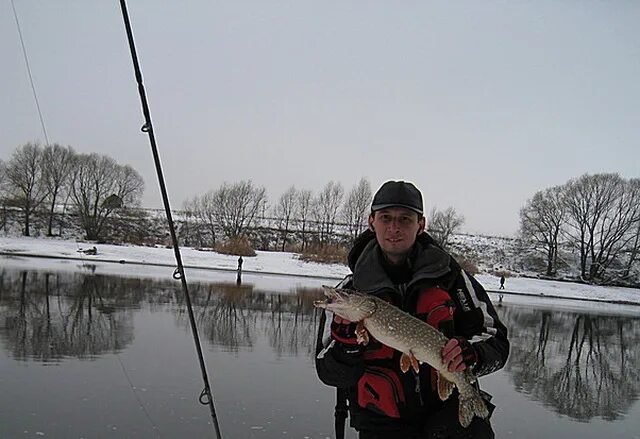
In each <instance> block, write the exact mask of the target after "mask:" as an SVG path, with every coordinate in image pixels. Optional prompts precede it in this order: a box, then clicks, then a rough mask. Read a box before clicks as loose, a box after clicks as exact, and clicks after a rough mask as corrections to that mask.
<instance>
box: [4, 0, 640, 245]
mask: <svg viewBox="0 0 640 439" xmlns="http://www.w3.org/2000/svg"><path fill="white" fill-rule="evenodd" d="M14 1H15V5H16V9H17V11H18V15H19V19H20V23H21V26H22V31H23V36H24V39H25V44H26V46H27V51H28V55H29V61H30V64H31V69H32V72H33V77H34V82H35V85H36V89H37V92H38V97H39V100H40V105H41V108H42V111H43V116H44V120H45V124H46V127H47V131H48V135H49V139H50V141H51V142H58V143H62V144H69V145H72V146H73V147H74V148H75V149H76V150H77V151H80V152H101V153H106V154H108V155H110V156H112V157H113V158H115V159H116V160H118V161H119V162H120V163H123V164H124V163H128V164H131V165H132V166H134V167H135V168H136V169H137V170H138V171H139V172H140V173H141V174H142V176H143V177H144V179H145V182H146V184H147V189H146V191H145V197H144V202H143V204H144V205H145V206H147V207H160V206H161V198H160V195H159V190H158V184H157V180H156V177H155V171H154V168H153V163H152V156H151V152H150V148H149V146H148V138H147V136H146V135H143V134H142V133H141V132H140V126H141V125H142V123H143V118H142V112H141V109H140V103H139V99H138V93H137V88H136V85H135V80H134V76H133V70H132V65H131V59H130V55H129V52H128V47H127V45H126V36H125V32H124V27H123V24H122V18H121V15H120V8H119V2H118V1H116V0H112V1H106V0H93V1H86V0H74V1H68V0H56V1H36V0H14ZM129 12H130V17H131V20H132V26H133V31H134V35H135V38H136V44H137V48H138V55H139V57H140V62H141V65H142V70H143V75H144V82H145V85H146V89H147V95H148V97H149V102H150V106H151V114H152V118H153V124H154V129H155V132H156V138H157V141H158V145H159V148H160V155H161V158H162V163H163V167H164V170H165V175H166V179H167V185H168V189H169V195H170V199H171V203H172V207H173V208H180V207H181V206H182V203H183V201H184V200H185V199H187V198H191V197H193V196H194V195H196V194H201V193H204V192H206V191H207V190H209V189H214V188H217V187H218V186H219V185H221V184H222V183H223V182H224V181H229V182H234V181H239V180H245V179H252V180H253V182H254V183H255V184H257V185H260V186H265V187H266V188H267V192H268V194H269V196H270V199H271V200H272V201H275V200H276V199H277V198H278V197H279V196H280V194H281V193H282V192H284V191H285V190H286V188H287V187H289V186H290V185H292V184H294V185H295V186H296V187H297V188H306V189H312V190H313V191H314V192H316V193H317V192H318V191H319V190H320V189H321V188H322V187H323V186H324V185H325V184H326V183H327V182H328V181H329V180H337V181H340V182H341V183H342V184H343V185H344V186H345V189H346V190H347V191H348V190H349V189H350V188H351V187H352V186H353V185H354V184H355V183H356V182H357V181H358V180H359V179H360V178H361V177H367V178H368V179H369V180H370V182H371V183H372V186H373V187H374V190H375V189H377V188H378V187H379V186H380V184H382V183H383V182H384V181H386V180H388V179H406V180H411V181H413V182H415V183H416V185H417V186H418V187H419V188H420V189H421V190H422V191H423V194H424V197H425V204H426V209H427V210H430V208H431V207H433V206H434V205H436V206H437V207H439V208H445V207H447V206H454V207H455V208H456V209H457V210H458V211H459V212H460V213H462V214H464V216H465V217H466V225H465V227H464V230H465V231H468V232H474V233H477V232H480V233H485V234H503V235H510V234H513V233H515V232H516V230H517V228H518V211H519V209H520V208H521V207H522V206H523V205H524V203H525V202H526V200H527V199H528V198H530V197H531V196H532V195H533V194H534V193H535V192H536V191H538V190H541V189H544V188H547V187H550V186H553V185H557V184H562V183H565V182H566V181H567V180H569V179H570V178H572V177H577V176H579V175H581V174H583V173H586V172H588V173H596V172H619V173H620V174H621V175H622V176H623V177H627V178H629V177H639V176H640V152H639V151H640V79H639V78H640V26H638V23H640V2H637V1H608V2H601V1H541V0H536V1H529V2H524V1H522V2H506V1H501V2H497V1H476V0H470V1H456V2H451V1H403V2H394V1H389V0H388V1H322V2H320V1H316V2H309V1H301V0H295V1H293V0H291V1H278V2H275V1H265V0H260V1H225V2H220V1H211V0H207V1H199V0H198V1H196V0H185V1H180V2H178V1H160V0H129ZM0 59H1V60H2V70H1V71H2V80H1V81H0V99H1V100H0V159H3V160H7V159H8V158H9V156H10V154H11V152H12V151H13V149H14V148H15V147H16V146H18V145H20V144H23V143H25V142H28V141H34V140H40V141H43V140H44V136H43V134H42V130H41V128H40V122H39V119H38V115H37V112H36V107H35V103H34V99H33V96H32V92H31V88H30V85H29V79H28V76H27V73H26V67H25V64H24V61H23V57H22V49H21V47H20V42H19V38H18V32H17V29H16V25H15V21H14V18H13V12H12V10H11V2H10V0H3V1H2V2H0Z"/></svg>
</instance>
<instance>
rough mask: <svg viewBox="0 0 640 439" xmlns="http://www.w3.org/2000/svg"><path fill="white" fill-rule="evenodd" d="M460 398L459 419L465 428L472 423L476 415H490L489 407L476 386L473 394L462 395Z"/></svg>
mask: <svg viewBox="0 0 640 439" xmlns="http://www.w3.org/2000/svg"><path fill="white" fill-rule="evenodd" d="M459 400H460V401H459V406H458V420H459V421H460V425H462V426H463V427H464V428H467V427H468V426H469V424H471V421H473V417H474V416H478V417H480V418H482V419H485V418H486V417H487V416H489V409H487V405H486V404H485V403H484V401H483V400H482V397H481V396H480V393H478V391H477V390H476V389H475V388H474V389H473V392H472V393H471V394H465V395H460V396H459Z"/></svg>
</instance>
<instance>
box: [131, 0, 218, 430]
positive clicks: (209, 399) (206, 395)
mask: <svg viewBox="0 0 640 439" xmlns="http://www.w3.org/2000/svg"><path fill="white" fill-rule="evenodd" d="M120 8H121V9H122V19H123V21H124V26H125V29H126V31H127V40H128V41H129V49H130V51H131V60H132V61H133V70H134V73H135V76H136V82H137V83H138V92H139V93H140V102H141V103H142V112H143V113H144V119H145V123H144V125H143V126H142V128H141V129H142V132H144V133H147V134H148V135H149V142H150V144H151V151H152V153H153V160H154V163H155V166H156V173H157V175H158V183H159V184H160V192H161V193H162V201H163V204H164V210H165V214H166V216H167V222H168V223H169V232H170V233H171V241H172V243H173V252H174V254H175V258H176V264H177V268H176V270H175V271H174V273H173V278H174V279H179V280H180V281H181V283H182V291H183V292H184V297H185V300H186V303H187V310H188V312H189V322H190V324H191V333H192V334H193V341H194V343H195V345H196V351H197V353H198V361H199V362H200V370H201V371H202V380H203V381H204V389H203V390H202V393H201V394H200V398H199V399H200V403H201V404H204V405H208V406H209V410H210V411H211V419H212V420H213V426H214V429H215V432H216V437H217V438H218V439H221V438H222V436H221V434H220V427H219V425H218V417H217V416H216V409H215V407H214V405H213V394H212V393H211V386H209V378H208V376H207V367H206V365H205V363H204V356H203V354H202V346H201V345H200V337H199V336H198V328H197V326H196V319H195V317H194V314H193V307H192V306H191V297H190V295H189V288H188V286H187V279H186V277H185V274H184V266H183V265H182V256H181V255H180V248H179V246H178V238H177V236H176V231H175V227H174V225H173V219H172V216H171V208H170V207H169V196H168V195H167V188H166V185H165V182H164V174H163V172H162V165H161V164H160V156H159V154H158V148H157V145H156V138H155V136H154V134H153V125H152V124H151V113H150V112H149V104H148V103H147V95H146V92H145V89H144V84H143V83H142V72H141V70H140V64H139V62H138V55H137V53H136V47H135V43H134V41H133V31H132V30H131V22H130V21H129V13H128V11H127V5H126V3H125V0H120Z"/></svg>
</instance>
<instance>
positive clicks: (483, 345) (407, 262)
mask: <svg viewBox="0 0 640 439" xmlns="http://www.w3.org/2000/svg"><path fill="white" fill-rule="evenodd" d="M425 221H426V220H425V218H424V216H423V204H422V194H421V193H420V191H419V190H418V189H417V188H416V187H415V186H414V185H413V184H411V183H407V182H403V181H388V182H386V183H385V184H383V185H382V187H381V188H380V189H379V190H378V192H377V193H376V194H375V196H374V198H373V203H372V205H371V214H370V215H369V230H367V231H365V232H364V233H363V234H361V235H360V236H359V237H358V238H357V239H356V242H355V243H354V246H353V248H352V249H351V251H350V253H349V257H348V262H349V267H350V268H351V271H352V274H351V275H349V276H347V277H346V278H345V279H344V280H343V281H342V282H341V284H340V286H341V287H343V288H350V289H354V290H357V291H360V292H363V293H367V294H373V295H376V296H378V297H381V298H383V299H385V300H387V301H389V302H390V303H392V304H394V305H396V306H398V307H399V308H401V309H402V310H404V311H406V312H408V313H410V314H413V315H415V316H417V317H418V318H420V319H422V320H424V321H426V322H427V323H428V324H430V325H432V326H434V327H435V328H437V329H439V330H440V331H442V332H443V333H444V334H445V335H446V336H447V337H449V338H450V340H449V342H448V343H447V344H446V345H445V347H444V348H443V352H442V358H443V361H444V362H445V364H448V367H449V370H451V371H462V370H465V369H467V368H471V370H472V371H473V373H474V374H475V375H476V376H482V375H486V374H488V373H491V372H494V371H496V370H498V369H500V368H501V367H503V366H504V364H505V362H506V360H507V356H508V353H509V342H508V340H507V329H506V328H505V326H504V325H503V324H502V323H501V322H500V320H499V319H498V316H497V314H496V312H495V309H494V307H493V305H492V304H491V301H490V300H489V297H488V296H487V293H486V292H485V290H484V289H483V288H482V286H481V285H480V284H479V283H478V282H477V281H476V280H475V279H474V278H473V277H472V276H471V275H470V274H468V273H466V272H465V271H464V270H462V269H461V268H460V266H459V265H458V264H457V262H456V261H455V260H454V259H453V258H452V257H451V256H450V255H449V254H448V253H446V252H445V251H444V250H443V249H442V248H441V247H440V246H439V245H438V244H437V243H436V242H435V241H434V240H433V239H432V238H431V237H430V236H429V235H428V234H427V233H426V232H425V231H424V230H425ZM355 328H356V323H355V322H349V321H346V320H344V319H341V318H340V317H338V316H335V317H334V316H333V315H332V314H331V313H330V312H328V313H326V314H325V315H323V318H322V320H321V323H320V331H319V334H318V345H317V349H316V354H317V357H316V370H317V373H318V376H319V378H320V379H321V380H322V381H323V382H324V383H325V384H327V385H330V386H334V387H337V388H338V395H345V394H346V395H347V399H348V407H349V413H350V417H351V426H352V427H354V428H355V429H356V430H358V432H359V438H360V439H373V438H375V439H386V438H492V437H494V435H493V431H492V429H491V425H490V423H489V420H488V419H487V420H482V419H480V418H477V417H476V418H474V420H473V422H472V423H471V425H470V426H469V427H468V428H466V429H465V428H462V427H461V426H460V424H459V422H458V416H457V407H458V399H457V392H456V393H454V394H453V395H452V396H450V397H449V399H447V401H444V402H443V401H440V399H439V397H438V395H437V386H436V378H437V375H436V373H435V371H434V370H432V368H431V367H430V366H429V365H427V364H421V365H420V370H419V372H418V373H416V372H414V371H413V370H410V371H409V372H407V373H403V372H402V371H401V370H400V355H401V353H400V352H398V351H395V350H394V349H392V348H390V347H388V346H385V345H382V344H381V343H379V342H377V341H376V340H375V339H373V338H370V341H369V343H368V344H367V345H366V346H363V345H362V344H360V343H358V341H357V336H356V333H355ZM483 396H485V400H486V401H485V402H486V404H487V407H489V409H490V411H491V410H492V409H493V405H491V404H490V403H489V399H490V396H489V395H488V394H486V393H484V392H483ZM339 399H340V396H339ZM338 402H339V403H338V406H337V408H338V407H341V406H344V402H343V401H338ZM336 417H338V411H337V412H336ZM339 424H340V422H337V423H336V430H337V431H338V430H339V429H340V426H339Z"/></svg>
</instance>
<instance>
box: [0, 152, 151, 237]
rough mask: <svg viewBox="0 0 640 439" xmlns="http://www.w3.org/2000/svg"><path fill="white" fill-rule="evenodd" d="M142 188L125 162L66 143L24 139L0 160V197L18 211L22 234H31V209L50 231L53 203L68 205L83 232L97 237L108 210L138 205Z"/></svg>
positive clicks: (52, 218)
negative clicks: (43, 214) (83, 151)
mask: <svg viewBox="0 0 640 439" xmlns="http://www.w3.org/2000/svg"><path fill="white" fill-rule="evenodd" d="M143 191H144V180H143V179H142V177H141V176H140V174H139V173H138V172H137V171H136V170H135V169H133V168H132V167H131V166H129V165H121V164H119V163H117V162H116V161H115V160H114V159H112V158H111V157H109V156H106V155H102V154H95V153H93V154H80V153H77V152H76V151H74V149H73V148H72V147H71V146H62V145H59V144H53V145H46V146H42V145H40V144H38V143H26V144H24V145H21V146H19V147H17V148H16V149H15V150H14V152H13V154H12V155H11V157H10V158H9V160H8V161H7V162H6V163H5V162H3V161H2V160H0V199H1V201H2V204H3V206H8V207H16V208H19V209H20V210H21V211H22V213H23V227H22V233H23V234H24V235H25V236H30V235H31V227H32V217H33V215H34V214H36V213H37V212H38V213H41V212H43V211H44V212H47V217H48V221H47V235H49V236H52V235H53V234H54V217H55V215H56V208H57V207H58V206H60V205H61V206H64V208H65V209H66V206H67V205H69V206H70V210H71V212H70V213H71V214H73V215H75V216H76V217H77V218H78V221H79V223H80V226H81V228H82V229H83V231H84V232H85V234H86V238H87V239H90V240H98V239H100V238H101V237H102V236H103V235H104V229H105V226H106V223H107V221H108V219H109V217H110V216H111V215H112V214H113V212H114V211H115V210H116V209H120V208H126V207H137V206H139V205H140V201H141V198H142V193H143ZM4 220H5V221H6V215H5V219H4Z"/></svg>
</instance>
